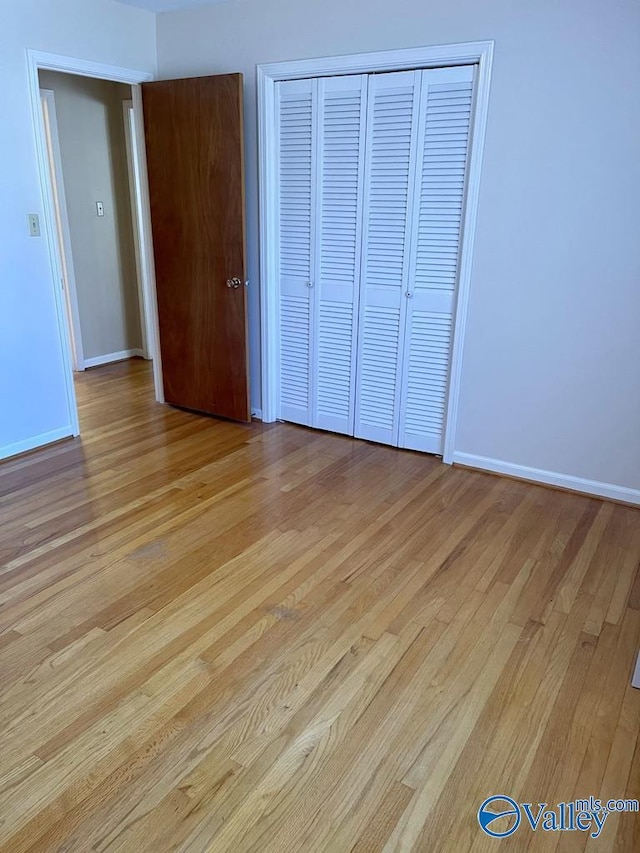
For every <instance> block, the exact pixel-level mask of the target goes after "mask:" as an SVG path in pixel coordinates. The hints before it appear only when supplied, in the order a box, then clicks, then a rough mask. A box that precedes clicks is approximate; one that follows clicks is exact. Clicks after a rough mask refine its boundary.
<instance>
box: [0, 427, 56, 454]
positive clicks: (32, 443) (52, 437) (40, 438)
mask: <svg viewBox="0 0 640 853" xmlns="http://www.w3.org/2000/svg"><path fill="white" fill-rule="evenodd" d="M72 435H73V427H72V425H71V424H69V425H68V426H66V427H61V428H60V429H54V430H51V432H43V433H41V435H34V436H33V437H32V438H27V439H26V440H25V441H16V442H15V444H6V445H5V446H4V447H0V459H8V458H9V457H10V456H17V455H18V454H19V453H27V451H29V450H35V449H36V447H43V446H44V445H45V444H51V443H52V442H54V441H60V439H61V438H70V437H71V436H72Z"/></svg>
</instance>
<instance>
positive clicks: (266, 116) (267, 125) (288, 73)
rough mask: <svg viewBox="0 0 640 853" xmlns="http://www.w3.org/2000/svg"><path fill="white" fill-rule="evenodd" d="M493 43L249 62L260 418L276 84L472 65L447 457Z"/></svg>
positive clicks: (274, 259) (269, 360)
mask: <svg viewBox="0 0 640 853" xmlns="http://www.w3.org/2000/svg"><path fill="white" fill-rule="evenodd" d="M492 62H493V42H492V41H483V42H468V43H462V44H449V45H438V46H434V47H421V48H412V49H409V50H390V51H381V52H377V53H362V54H354V55H350V56H333V57H324V58H320V59H304V60H299V61H293V62H275V63H270V64H267V65H258V67H257V86H258V166H259V177H258V191H259V209H260V232H259V233H260V303H261V315H260V324H261V325H260V334H261V391H262V414H263V420H264V422H265V423H270V422H272V421H275V420H276V419H277V418H278V416H279V413H278V411H277V401H278V397H279V393H278V377H279V369H278V368H279V365H278V353H279V344H278V340H279V329H278V311H277V309H278V207H277V205H278V165H277V134H276V133H274V128H275V127H277V124H276V83H277V82H279V81H281V80H295V79H298V78H304V77H326V76H334V75H340V74H368V73H373V72H381V71H398V70H410V69H415V68H435V67H441V66H449V65H477V66H478V70H477V75H476V82H475V89H476V92H475V112H474V125H473V132H472V143H471V152H470V157H469V167H468V173H467V196H466V203H465V215H464V224H463V229H464V230H463V240H462V252H461V258H460V279H459V284H458V295H457V303H456V318H455V326H454V336H453V350H452V358H451V372H450V379H449V393H448V400H447V417H446V426H445V436H444V453H443V460H444V461H445V462H447V463H449V464H450V463H451V462H452V461H453V451H454V447H455V439H456V430H457V420H458V401H459V393H460V374H461V370H462V355H463V345H464V333H465V328H466V322H467V310H468V304H469V289H470V284H471V262H472V257H473V242H474V240H473V238H474V232H475V225H476V214H477V208H478V198H479V193H480V173H481V166H482V156H483V151H484V140H485V130H486V125H487V113H488V108H489V87H490V82H491V69H492Z"/></svg>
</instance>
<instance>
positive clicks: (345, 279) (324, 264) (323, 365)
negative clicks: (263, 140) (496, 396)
mask: <svg viewBox="0 0 640 853" xmlns="http://www.w3.org/2000/svg"><path fill="white" fill-rule="evenodd" d="M366 92H367V77H366V76H355V75H354V76H349V77H330V78H327V79H322V80H319V81H318V147H317V163H318V197H317V205H318V223H317V232H316V233H317V247H318V251H317V252H316V253H315V258H316V263H315V273H314V294H315V299H316V304H315V316H316V318H317V322H316V323H315V325H314V327H313V330H312V337H313V354H312V364H313V365H315V374H316V381H315V395H314V402H313V413H312V419H313V426H315V427H319V428H320V429H328V430H332V431H334V432H342V433H347V434H350V435H353V416H354V391H355V379H356V346H355V343H356V332H357V306H358V294H359V288H360V253H361V237H362V228H361V219H362V186H363V173H364V142H365V135H364V131H365V122H366Z"/></svg>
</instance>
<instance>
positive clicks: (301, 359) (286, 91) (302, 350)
mask: <svg viewBox="0 0 640 853" xmlns="http://www.w3.org/2000/svg"><path fill="white" fill-rule="evenodd" d="M317 87H318V82H317V80H292V81H286V82H282V83H278V84H277V100H278V126H277V131H278V152H279V162H278V166H279V232H280V233H279V239H280V247H279V248H280V251H279V267H280V269H279V284H280V318H279V319H280V323H279V326H280V329H279V331H280V377H279V380H280V381H279V385H280V394H279V396H280V406H279V410H280V411H279V417H280V418H282V419H283V420H286V421H293V422H294V423H299V424H306V425H308V426H310V425H311V423H312V413H311V408H312V399H313V379H314V374H313V371H312V365H311V343H310V342H311V332H312V329H313V325H314V322H315V316H314V314H315V312H314V300H313V299H312V298H311V297H312V290H313V288H312V286H311V285H312V275H313V267H314V263H315V258H314V230H315V223H316V212H315V207H316V176H315V171H316V122H315V102H316V92H317Z"/></svg>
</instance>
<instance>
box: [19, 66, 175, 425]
mask: <svg viewBox="0 0 640 853" xmlns="http://www.w3.org/2000/svg"><path fill="white" fill-rule="evenodd" d="M28 58H29V71H30V88H31V101H32V112H33V120H34V130H35V141H36V151H37V155H38V165H39V170H40V181H41V186H42V194H43V199H44V215H43V229H42V230H43V234H44V235H45V236H46V238H47V242H48V247H49V256H50V261H51V267H52V273H53V283H54V294H55V300H56V308H57V315H58V325H59V330H60V340H61V345H62V351H63V356H64V360H65V363H66V366H67V377H66V380H67V402H68V407H69V420H70V423H71V426H72V434H73V435H78V434H79V433H80V422H79V416H78V401H77V394H76V382H75V381H74V380H75V379H76V378H78V377H83V379H84V383H83V385H84V388H85V391H84V392H83V394H84V397H85V398H86V387H87V382H88V380H90V379H91V376H92V375H93V376H96V378H97V379H98V378H99V377H98V371H101V370H104V369H107V368H105V367H104V366H105V365H111V364H115V363H119V362H122V361H123V360H127V359H132V358H136V359H146V360H148V362H149V368H148V369H145V370H144V371H143V373H144V374H145V375H146V376H147V378H148V381H149V382H151V376H152V377H153V396H154V397H155V399H156V401H158V402H164V397H163V386H162V368H161V364H160V356H159V347H158V320H157V308H156V301H155V278H154V265H153V249H152V243H151V226H150V215H149V199H148V185H147V175H146V156H145V144H144V131H143V118H142V98H141V93H140V85H139V84H140V83H142V82H145V81H147V80H149V79H150V75H148V74H142V73H140V72H136V71H129V70H127V69H121V68H115V67H114V68H112V67H110V66H103V65H100V64H97V63H88V62H84V61H82V60H74V59H71V58H68V57H61V56H56V55H52V54H43V53H39V52H35V51H29V52H28ZM69 125H70V126H69ZM100 134H101V139H98V137H99V136H100ZM139 363H140V364H142V362H139ZM89 368H91V370H88V369H89ZM87 371H88V372H87ZM89 384H91V383H89ZM96 387H99V382H98V383H97V386H96Z"/></svg>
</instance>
